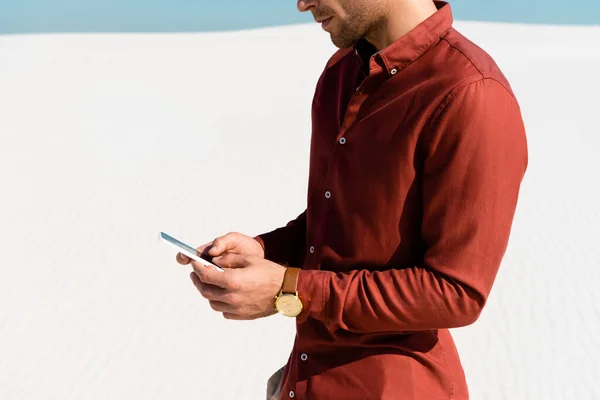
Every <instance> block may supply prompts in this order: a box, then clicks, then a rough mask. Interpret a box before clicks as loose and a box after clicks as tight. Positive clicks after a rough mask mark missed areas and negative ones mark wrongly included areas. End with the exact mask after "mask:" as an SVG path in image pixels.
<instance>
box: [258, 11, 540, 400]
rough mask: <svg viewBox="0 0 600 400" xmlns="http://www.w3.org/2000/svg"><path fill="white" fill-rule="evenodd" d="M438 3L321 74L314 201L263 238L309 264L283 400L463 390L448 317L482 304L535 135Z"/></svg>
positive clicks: (342, 54)
mask: <svg viewBox="0 0 600 400" xmlns="http://www.w3.org/2000/svg"><path fill="white" fill-rule="evenodd" d="M437 5H438V8H439V10H438V12H437V13H436V14H434V15H433V16H432V17H430V18H429V19H428V20H426V21H425V22H423V23H422V24H420V25H419V26H418V27H417V28H415V29H414V30H413V31H412V32H410V33H409V34H408V35H406V36H404V37H402V38H401V39H399V40H398V41H397V42H395V43H393V44H392V45H391V46H389V47H388V48H386V49H384V50H383V51H381V52H379V53H375V54H373V55H370V54H369V53H367V54H365V51H367V50H368V48H369V46H368V45H366V44H365V42H361V44H360V45H357V46H356V47H355V48H354V49H345V50H340V51H338V52H336V54H335V55H333V57H332V58H331V59H330V61H329V62H328V64H327V66H326V68H325V70H324V71H323V73H322V75H321V77H320V79H319V81H318V85H317V88H316V93H315V97H314V102H313V106H312V121H313V122H312V139H311V154H310V170H309V171H310V173H309V182H308V196H307V197H308V199H307V207H306V210H305V211H304V212H302V213H301V214H300V215H299V216H298V217H297V218H296V219H294V220H293V221H291V222H289V223H288V224H287V225H286V226H284V227H282V228H279V229H276V230H274V231H272V232H268V233H265V234H264V235H260V236H258V239H259V240H260V241H261V243H262V244H263V246H264V248H265V257H266V258H268V259H270V260H273V261H275V262H279V263H282V264H287V265H291V266H297V267H301V268H302V271H301V272H300V276H299V279H298V294H299V296H300V298H301V299H302V301H303V303H304V310H303V312H302V314H301V315H300V316H298V317H297V336H296V340H295V343H294V348H293V351H292V353H291V356H290V359H289V362H288V364H287V368H286V370H285V375H284V382H283V386H282V390H281V399H287V398H290V397H293V398H295V399H302V400H304V399H315V400H327V399H340V400H354V399H356V400H367V399H372V400H376V399H377V400H382V399H383V400H388V399H389V400H392V399H394V400H429V399H467V398H468V390H467V385H466V382H465V376H464V373H463V369H462V366H461V362H460V359H459V356H458V353H457V350H456V348H455V345H454V342H453V340H452V337H451V335H450V333H449V331H448V329H450V328H456V327H462V326H465V325H469V324H472V323H473V322H475V321H476V320H477V318H478V316H479V315H480V313H481V311H482V308H483V307H484V304H485V303H486V300H487V298H488V295H489V293H490V290H491V288H492V284H493V282H494V279H495V276H496V273H497V271H498V268H499V266H500V264H501V260H502V258H503V256H504V253H505V250H506V247H507V243H508V239H509V234H510V230H511V224H512V221H513V215H514V212H515V207H516V204H517V198H518V194H519V190H520V185H521V181H522V179H523V177H524V174H525V170H526V167H527V162H528V155H527V141H526V135H525V129H524V124H523V120H522V117H521V113H520V109H519V105H518V103H517V100H516V99H515V97H514V94H513V92H512V91H511V87H510V86H509V83H508V82H507V80H506V79H505V77H504V76H503V74H502V72H501V71H500V70H499V68H498V67H497V65H496V64H495V63H494V61H493V60H492V58H491V57H490V56H489V55H488V54H486V53H485V52H484V51H483V50H482V49H480V48H478V47H477V46H476V45H474V44H473V43H472V42H470V41H469V40H468V39H466V38H465V37H463V36H462V35H461V34H460V33H458V32H457V31H456V30H455V29H453V28H452V21H453V20H452V14H451V10H450V6H449V5H448V4H447V3H441V2H438V3H437ZM361 59H365V60H366V62H365V63H364V64H363V62H362V61H361Z"/></svg>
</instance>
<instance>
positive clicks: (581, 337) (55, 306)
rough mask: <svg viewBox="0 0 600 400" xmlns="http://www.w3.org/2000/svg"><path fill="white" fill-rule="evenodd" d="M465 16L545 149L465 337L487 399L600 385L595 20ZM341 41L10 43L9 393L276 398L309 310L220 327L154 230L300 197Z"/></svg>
mask: <svg viewBox="0 0 600 400" xmlns="http://www.w3.org/2000/svg"><path fill="white" fill-rule="evenodd" d="M456 26H457V27H458V28H459V29H460V30H462V32H463V33H465V34H466V35H467V36H469V37H471V38H472V39H473V40H474V41H476V42H477V43H478V44H479V45H481V46H482V47H484V48H485V49H486V50H488V51H489V52H490V53H491V54H492V55H493V56H494V57H495V58H496V60H497V62H498V63H499V64H500V66H501V67H502V68H503V70H504V72H505V73H506V75H507V77H508V78H509V80H510V81H511V83H512V85H513V87H514V89H515V92H516V93H517V95H518V96H519V99H520V102H521V105H522V108H523V114H524V118H525V122H526V125H527V128H528V135H529V145H530V166H529V170H528V175H527V177H526V180H525V182H524V185H523V190H522V197H521V201H520V204H519V208H518V211H517V216H516V221H515V225H514V230H513V236H512V239H511V243H510V247H509V250H508V252H507V255H506V258H505V261H504V264H503V266H502V268H501V271H500V273H499V276H498V279H497V283H496V286H495V288H494V290H493V292H492V296H491V298H490V301H489V304H488V306H487V308H486V309H485V311H484V313H483V315H482V316H481V319H480V320H479V321H478V322H477V323H476V324H475V325H473V326H470V327H467V328H463V329H459V330H456V331H454V335H455V338H456V341H457V345H458V347H459V351H460V353H461V356H462V358H463V360H464V366H465V370H466V373H467V378H468V380H469V384H470V388H471V393H472V398H473V399H475V400H480V399H481V400H491V399H493V400H501V399H510V400H514V399H544V400H546V399H557V400H559V399H560V400H566V399H573V400H584V399H597V398H600V388H599V386H598V385H597V377H598V375H597V374H598V370H600V364H599V361H598V360H599V359H600V335H598V334H597V332H596V328H598V327H599V326H600V294H599V293H600V291H598V283H599V282H600V261H599V260H600V245H598V242H599V241H600V211H598V204H600V180H599V178H598V173H599V172H600V158H599V157H598V155H597V152H598V149H599V148H600V127H599V126H600V125H599V124H598V111H597V107H598V92H599V91H600V74H598V71H600V52H599V51H596V50H594V49H598V42H599V41H600V28H593V27H591V28H575V27H560V28H558V27H546V26H538V27H530V26H524V25H510V24H488V23H485V24H484V23H465V22H459V23H457V24H456ZM288 40H289V41H291V42H292V43H294V46H290V45H288V44H286V41H288ZM333 50H334V48H333V46H332V45H331V43H330V42H329V39H328V37H327V36H326V34H325V33H323V32H322V31H320V30H319V27H318V26H313V25H309V26H304V25H299V26H292V27H285V28H272V29H261V30H253V31H247V32H232V33H211V34H139V35H134V34H129V35H117V34H114V35H109V34H106V35H92V34H87V35H32V36H5V37H0V138H1V141H0V143H1V144H0V182H1V183H2V197H1V200H0V204H1V207H0V226H1V227H2V230H1V231H0V273H1V275H0V397H1V398H3V399H7V400H8V399H61V400H64V399H102V400H106V399H124V400H125V399H127V400H129V399H169V400H170V399H211V400H212V399H224V400H226V399H244V400H247V399H249V400H252V399H262V398H263V391H264V387H265V382H264V381H265V379H266V378H267V377H268V375H269V374H270V373H271V372H272V370H274V369H275V368H277V367H279V365H280V364H281V363H283V362H285V360H286V359H287V356H288V352H289V350H290V348H291V345H292V340H293V335H294V326H293V323H292V321H289V320H286V319H283V318H280V317H271V318H269V319H266V320H261V321H254V322H247V323H240V322H231V321H225V320H223V319H222V318H221V317H220V316H219V315H218V314H215V313H213V312H212V310H211V309H210V307H208V305H207V304H206V303H205V302H204V301H203V299H202V298H201V297H200V296H199V294H198V293H197V292H196V289H195V288H194V287H193V285H192V284H191V282H190V280H189V277H188V272H189V270H188V269H187V268H185V267H181V266H179V265H177V264H176V263H175V262H174V254H173V253H172V252H171V250H170V249H169V248H168V247H166V246H164V245H162V244H160V243H159V242H158V241H157V232H158V231H159V230H165V231H167V232H170V233H172V234H173V235H176V236H179V237H181V238H182V239H184V240H187V241H190V242H191V243H193V244H200V243H203V242H205V241H207V240H210V239H212V238H213V236H215V235H218V234H221V233H225V232H227V231H230V230H238V231H242V232H245V233H247V234H255V233H258V232H262V231H265V230H268V229H271V228H274V227H276V226H279V225H281V224H284V223H285V222H287V220H288V219H290V218H293V217H295V215H297V213H298V212H299V211H301V210H302V209H303V208H304V204H305V189H306V181H307V162H308V149H309V142H308V141H309V137H310V131H309V128H310V102H311V99H312V94H313V89H314V86H315V84H316V80H317V77H318V75H319V74H320V72H321V70H322V68H323V66H324V63H325V62H326V60H327V58H328V57H329V55H330V54H331V52H332V51H333Z"/></svg>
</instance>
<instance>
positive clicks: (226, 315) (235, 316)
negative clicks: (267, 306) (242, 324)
mask: <svg viewBox="0 0 600 400" xmlns="http://www.w3.org/2000/svg"><path fill="white" fill-rule="evenodd" d="M223 318H225V319H229V320H232V321H249V320H252V319H254V318H249V317H245V316H243V315H239V314H236V313H234V312H227V311H225V312H223Z"/></svg>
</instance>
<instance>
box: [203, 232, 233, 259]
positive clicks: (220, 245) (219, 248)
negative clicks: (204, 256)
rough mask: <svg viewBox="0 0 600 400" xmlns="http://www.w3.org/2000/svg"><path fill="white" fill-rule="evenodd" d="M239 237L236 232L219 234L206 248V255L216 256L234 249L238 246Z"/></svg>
mask: <svg viewBox="0 0 600 400" xmlns="http://www.w3.org/2000/svg"><path fill="white" fill-rule="evenodd" d="M239 242H240V239H239V237H238V235H237V234H236V233H233V232H230V233H228V234H226V235H223V236H219V237H218V238H216V239H215V240H213V242H212V245H211V246H210V248H209V249H208V255H210V256H212V257H218V256H220V255H222V254H223V253H226V252H228V251H230V250H233V249H235V248H236V247H237V246H239Z"/></svg>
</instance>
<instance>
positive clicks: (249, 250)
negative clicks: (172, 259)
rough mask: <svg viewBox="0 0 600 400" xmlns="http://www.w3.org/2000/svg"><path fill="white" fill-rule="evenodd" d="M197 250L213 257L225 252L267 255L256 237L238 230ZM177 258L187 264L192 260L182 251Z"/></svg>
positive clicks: (244, 254)
mask: <svg viewBox="0 0 600 400" xmlns="http://www.w3.org/2000/svg"><path fill="white" fill-rule="evenodd" d="M197 250H198V251H199V252H201V253H204V254H208V255H209V256H211V257H220V256H222V255H225V254H239V255H241V256H256V257H261V258H264V257H265V252H264V250H263V248H262V246H261V245H260V243H259V242H258V241H257V240H256V239H254V238H252V237H250V236H247V235H244V234H241V233H238V232H230V233H228V234H226V235H223V236H220V237H218V238H216V239H215V240H213V241H212V242H210V243H206V244H204V245H202V246H200V247H198V249H197ZM176 259H177V262H178V263H179V264H182V265H187V264H189V263H190V262H191V260H190V258H189V257H188V256H186V255H183V254H181V253H177V257H176Z"/></svg>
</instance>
